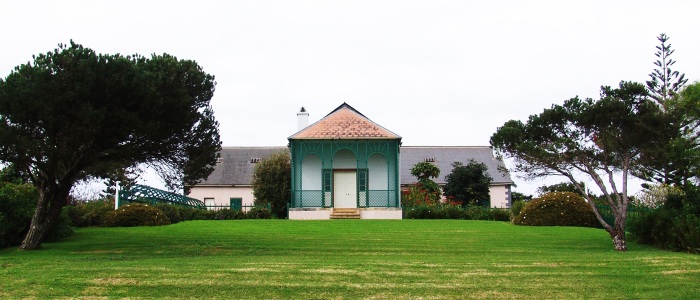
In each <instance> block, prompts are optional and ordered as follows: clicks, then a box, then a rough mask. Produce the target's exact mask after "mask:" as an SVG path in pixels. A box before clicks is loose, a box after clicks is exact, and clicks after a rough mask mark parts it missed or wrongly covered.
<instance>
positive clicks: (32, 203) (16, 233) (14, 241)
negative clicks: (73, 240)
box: [0, 182, 74, 248]
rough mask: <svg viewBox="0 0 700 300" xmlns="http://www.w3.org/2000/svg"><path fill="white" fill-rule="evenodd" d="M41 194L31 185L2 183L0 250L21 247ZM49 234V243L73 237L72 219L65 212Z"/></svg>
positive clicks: (0, 187) (0, 190)
mask: <svg viewBox="0 0 700 300" xmlns="http://www.w3.org/2000/svg"><path fill="white" fill-rule="evenodd" d="M38 198H39V193H38V191H37V189H36V188H34V187H33V186H31V185H29V184H14V183H7V182H0V248H5V247H10V246H17V245H19V244H20V243H21V242H22V240H23V239H24V236H25V235H26V234H27V231H29V224H30V223H31V220H32V214H34V210H36V203H37V199H38ZM57 222H58V223H57V224H56V226H54V227H53V229H52V230H51V231H49V233H48V234H47V237H46V240H47V241H56V240H58V239H60V238H63V237H67V236H71V235H73V233H74V231H73V228H72V227H71V222H70V219H69V218H68V216H67V214H66V213H65V212H64V213H62V214H61V215H60V216H59V218H58V221H57Z"/></svg>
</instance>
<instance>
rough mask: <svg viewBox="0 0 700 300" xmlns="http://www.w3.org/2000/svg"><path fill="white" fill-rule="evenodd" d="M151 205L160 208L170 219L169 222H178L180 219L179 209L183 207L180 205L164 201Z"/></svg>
mask: <svg viewBox="0 0 700 300" xmlns="http://www.w3.org/2000/svg"><path fill="white" fill-rule="evenodd" d="M153 207H155V208H156V209H158V210H160V211H161V212H162V213H163V214H165V215H166V216H167V217H168V219H169V220H170V224H176V223H179V222H180V220H181V219H182V218H181V217H180V209H181V208H183V207H182V206H178V205H172V204H166V203H158V204H156V205H154V206H153ZM183 221H184V220H183Z"/></svg>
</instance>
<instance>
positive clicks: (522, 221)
mask: <svg viewBox="0 0 700 300" xmlns="http://www.w3.org/2000/svg"><path fill="white" fill-rule="evenodd" d="M513 223H514V224H516V225H529V226H579V227H597V226H598V220H597V219H596V217H595V214H594V213H593V210H592V209H591V207H590V205H589V204H588V203H586V201H585V200H584V199H583V198H582V197H581V196H580V195H578V194H575V193H571V192H553V193H548V194H544V195H542V196H541V197H539V198H535V199H532V200H531V201H530V202H528V203H527V205H526V206H525V208H523V209H522V211H521V212H520V214H519V215H518V216H516V217H515V218H514V219H513Z"/></svg>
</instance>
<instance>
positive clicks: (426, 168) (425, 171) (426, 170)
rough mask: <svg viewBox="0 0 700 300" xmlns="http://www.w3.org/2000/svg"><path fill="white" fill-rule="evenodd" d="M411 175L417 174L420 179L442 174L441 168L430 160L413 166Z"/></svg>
mask: <svg viewBox="0 0 700 300" xmlns="http://www.w3.org/2000/svg"><path fill="white" fill-rule="evenodd" d="M411 175H413V176H416V178H418V181H421V180H424V179H430V178H437V177H438V176H440V168H438V166H436V165H434V164H431V163H429V162H419V163H417V164H415V165H414V166H413V168H411Z"/></svg>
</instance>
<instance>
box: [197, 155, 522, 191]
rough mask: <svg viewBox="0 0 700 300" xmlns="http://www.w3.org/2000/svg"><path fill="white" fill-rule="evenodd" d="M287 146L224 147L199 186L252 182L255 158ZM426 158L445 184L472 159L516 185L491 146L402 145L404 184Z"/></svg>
mask: <svg viewBox="0 0 700 300" xmlns="http://www.w3.org/2000/svg"><path fill="white" fill-rule="evenodd" d="M287 150H288V148H287V147H224V148H223V149H222V150H221V158H222V161H221V163H219V164H217V165H216V166H215V167H214V172H212V173H211V175H209V177H208V178H207V179H206V180H204V181H201V182H200V183H199V184H197V185H198V186H206V185H217V186H236V185H250V182H251V180H252V179H253V167H254V166H255V164H254V163H251V162H250V160H251V158H264V157H266V156H268V155H270V154H272V153H274V152H279V151H287ZM426 157H434V158H435V164H436V165H437V166H438V167H439V168H440V177H439V178H437V179H436V180H435V182H437V183H438V184H445V175H447V174H449V173H450V172H452V165H451V164H452V163H453V162H455V161H459V162H461V163H462V164H467V161H468V160H469V159H470V158H473V159H474V160H476V161H477V162H483V163H485V164H486V166H487V167H488V172H489V174H490V175H491V177H493V179H494V180H493V184H512V183H513V181H512V180H511V179H510V175H508V174H506V175H504V174H502V173H501V172H499V171H498V166H504V164H503V161H500V160H497V159H496V158H494V157H493V154H492V151H491V147H488V146H484V147H457V146H455V147H428V146H426V147H415V146H403V147H401V165H400V167H401V172H400V173H401V174H400V180H401V184H411V183H414V182H416V178H415V177H414V176H413V175H411V172H410V170H411V168H412V167H413V166H414V165H415V164H417V163H419V162H422V161H424V160H425V158H426Z"/></svg>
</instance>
